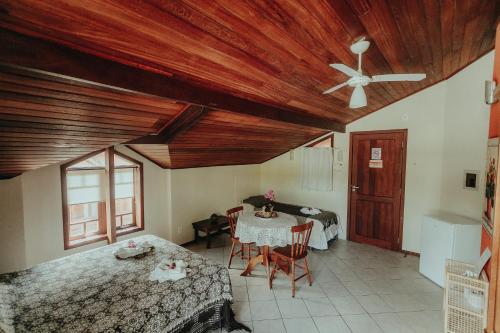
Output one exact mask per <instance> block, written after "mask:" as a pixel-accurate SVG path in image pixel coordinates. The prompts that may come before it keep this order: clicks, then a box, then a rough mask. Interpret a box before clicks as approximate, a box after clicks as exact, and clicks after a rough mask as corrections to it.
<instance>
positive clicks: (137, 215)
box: [60, 149, 144, 250]
mask: <svg viewBox="0 0 500 333" xmlns="http://www.w3.org/2000/svg"><path fill="white" fill-rule="evenodd" d="M109 150H111V151H112V153H113V154H114V155H118V156H119V157H121V158H123V159H125V160H127V161H129V162H131V163H132V164H135V165H136V166H135V168H136V170H137V173H138V177H139V188H138V189H136V188H135V186H134V192H136V193H137V190H138V191H140V193H139V195H138V196H137V195H136V194H135V193H134V197H133V204H134V206H133V212H134V214H133V219H134V224H135V225H133V226H130V227H127V228H123V229H116V228H108V227H107V226H108V225H109V223H108V221H107V219H108V217H107V214H106V206H108V205H109V204H110V203H109V202H108V197H106V198H105V200H104V205H103V211H104V216H103V221H100V220H99V222H100V225H101V223H102V224H103V225H104V233H98V234H95V235H91V236H88V237H84V238H81V239H70V235H69V231H70V216H69V205H68V187H67V175H68V171H71V166H72V165H74V164H76V163H79V162H81V161H84V160H86V159H88V158H90V157H92V156H95V155H98V154H101V153H102V152H104V153H105V154H108V152H109ZM110 165H113V172H112V173H111V174H112V176H113V177H114V170H116V169H120V167H118V168H115V167H114V163H113V164H111V163H110ZM60 168H61V194H62V215H63V216H62V217H63V239H64V250H69V249H73V248H76V247H80V246H84V245H88V244H92V243H96V242H100V241H103V240H106V239H107V240H108V243H111V241H110V240H111V239H116V236H122V235H126V234H130V233H133V232H138V231H142V230H144V166H143V163H142V162H140V161H137V160H135V159H133V158H131V157H129V156H127V155H125V154H123V153H120V152H118V151H116V150H114V149H101V150H98V151H94V152H91V153H88V154H85V155H83V156H80V157H78V158H76V159H73V160H71V161H69V162H66V163H64V164H61V167H60ZM68 169H69V170H68ZM81 169H82V170H92V169H94V168H81ZM95 169H100V168H95ZM74 170H78V168H75V169H74ZM105 172H106V178H108V181H107V182H105V184H107V185H105V186H106V187H109V184H112V185H113V186H114V181H112V182H110V181H109V176H110V172H109V170H108V165H106V167H105ZM105 191H107V192H111V193H113V198H112V200H116V199H115V198H114V191H109V188H106V189H105ZM137 200H139V204H138V203H137ZM99 206H100V205H99ZM98 209H101V208H100V207H99V208H98ZM138 209H140V212H138V211H137V210H138ZM111 212H112V213H111V214H113V216H111V221H110V223H114V224H115V226H116V211H115V210H114V209H113V210H111ZM109 229H111V230H109ZM110 233H111V235H110Z"/></svg>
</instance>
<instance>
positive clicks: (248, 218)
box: [235, 212, 298, 246]
mask: <svg viewBox="0 0 500 333" xmlns="http://www.w3.org/2000/svg"><path fill="white" fill-rule="evenodd" d="M297 223H298V222H297V219H296V218H295V217H294V216H292V215H289V214H285V213H281V212H278V217H275V218H271V219H263V218H260V217H256V216H255V214H254V212H247V213H244V214H242V215H240V217H239V218H238V222H237V224H236V232H235V235H236V237H239V239H240V241H242V242H243V243H250V242H255V243H256V244H257V246H264V245H269V246H285V245H287V244H290V243H291V241H292V232H291V227H292V226H294V225H297Z"/></svg>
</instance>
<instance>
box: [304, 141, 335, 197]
mask: <svg viewBox="0 0 500 333" xmlns="http://www.w3.org/2000/svg"><path fill="white" fill-rule="evenodd" d="M301 183H302V188H303V189H305V190H314V191H332V190H333V149H332V148H302V172H301Z"/></svg>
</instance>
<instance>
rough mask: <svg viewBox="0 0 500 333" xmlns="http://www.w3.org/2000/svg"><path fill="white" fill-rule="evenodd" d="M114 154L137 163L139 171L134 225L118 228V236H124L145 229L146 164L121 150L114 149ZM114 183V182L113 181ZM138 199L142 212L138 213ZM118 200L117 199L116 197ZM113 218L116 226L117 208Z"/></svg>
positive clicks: (134, 202) (134, 203)
mask: <svg viewBox="0 0 500 333" xmlns="http://www.w3.org/2000/svg"><path fill="white" fill-rule="evenodd" d="M114 154H115V155H118V156H120V157H121V158H123V159H125V160H127V161H129V162H131V163H133V164H136V165H137V167H136V169H137V170H138V173H139V191H140V193H139V198H137V196H136V195H135V193H134V198H133V205H134V206H133V207H134V208H133V209H132V211H135V214H134V216H133V218H134V224H135V225H134V226H132V227H127V228H123V229H116V228H114V229H116V235H117V236H122V235H127V234H130V233H133V232H137V231H142V230H144V165H143V163H142V162H140V161H138V160H136V159H133V158H132V157H130V156H127V155H125V154H122V153H120V152H119V151H116V150H115V151H114ZM121 168H123V167H118V168H116V167H115V168H114V169H115V170H116V169H121ZM113 184H114V182H113ZM134 190H135V187H134ZM137 199H139V201H140V204H139V208H140V210H141V211H140V212H139V213H138V212H137ZM114 200H116V199H114ZM138 214H140V215H139V216H140V218H139V219H137V215H138ZM112 219H113V223H115V226H116V210H115V216H113V217H112Z"/></svg>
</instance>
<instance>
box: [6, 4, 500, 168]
mask: <svg viewBox="0 0 500 333" xmlns="http://www.w3.org/2000/svg"><path fill="white" fill-rule="evenodd" d="M499 13H500V3H499V2H498V1H491V0H469V1H460V0H456V1H453V0H443V1H432V0H431V1H424V0H422V1H419V0H416V1H390V0H373V1H367V0H352V1H347V0H335V1H327V0H315V1H306V0H302V1H281V0H273V1H254V0H242V1H228V0H214V1H197V0H183V1H153V0H150V1H144V2H131V1H121V2H109V1H103V0H93V1H85V2H83V1H69V0H67V1H62V0H53V1H35V2H33V1H27V0H18V1H9V0H0V27H2V28H3V29H4V30H3V31H2V32H1V34H0V35H2V36H3V41H2V42H3V43H2V45H3V46H4V45H5V46H6V47H3V48H0V61H1V62H2V63H3V67H2V68H0V69H1V72H0V83H1V85H0V101H1V108H0V113H1V114H2V115H5V118H4V117H2V119H1V122H0V128H1V131H2V132H1V135H0V140H1V141H0V142H1V143H2V145H1V147H0V158H1V160H0V173H2V174H3V175H4V176H8V175H14V174H18V173H21V172H23V171H26V170H29V169H32V168H36V167H40V166H42V165H46V164H50V163H55V162H58V161H61V160H65V159H69V158H72V157H74V156H76V155H78V154H80V155H81V154H82V153H85V152H88V151H89V150H93V149H98V148H101V147H103V146H108V145H111V144H116V143H124V142H127V141H130V140H137V138H140V137H143V136H147V137H148V139H145V140H142V141H141V140H139V141H132V143H131V144H132V145H131V147H132V148H134V149H135V150H137V151H138V152H140V153H142V154H144V155H145V156H147V157H149V158H151V159H153V160H155V161H157V162H158V163H159V164H160V165H162V166H164V167H169V168H177V167H198V166H207V165H222V164H224V165H227V164H246V163H261V162H263V161H265V160H267V159H269V158H272V157H274V156H277V155H279V154H281V153H283V152H285V151H287V150H289V149H290V148H293V147H295V146H298V145H300V144H302V143H305V142H307V141H309V140H311V139H313V138H315V137H317V136H320V135H322V134H324V133H327V131H328V130H337V131H342V130H343V129H344V127H345V124H347V123H349V122H352V121H354V120H356V119H358V118H360V117H362V116H364V115H366V114H369V113H370V112H373V111H376V110H378V109H380V108H382V107H384V106H386V105H388V104H390V103H393V102H395V101H397V100H399V99H401V98H403V97H405V96H408V95H411V94H412V93H414V92H416V91H418V90H421V89H423V88H425V87H428V86H430V85H432V84H434V83H436V82H439V81H441V80H443V79H445V78H447V77H449V76H450V75H451V74H453V73H454V72H456V71H457V70H459V69H461V68H463V67H465V66H466V65H467V64H469V63H470V62H472V61H474V60H476V59H477V58H478V57H480V56H481V55H483V54H485V53H486V52H487V51H489V50H491V49H492V48H493V42H494V33H495V26H496V23H497V22H498V17H499ZM2 36H0V37H2ZM26 36H30V37H26ZM362 36H365V37H367V38H368V40H370V41H371V42H372V46H371V47H370V49H369V50H368V52H367V53H366V55H365V57H364V65H363V68H364V70H365V72H366V73H367V74H369V75H374V74H385V73H404V72H425V73H427V79H425V80H424V81H421V82H416V83H383V84H371V85H370V86H368V87H367V89H366V91H367V95H368V100H369V106H368V107H365V108H361V109H355V110H353V109H349V108H348V107H347V105H348V100H349V97H350V89H349V88H344V89H342V90H340V91H338V92H335V93H334V94H331V95H322V91H323V90H325V89H327V88H329V87H331V86H333V85H335V84H338V83H340V82H343V81H345V79H346V77H345V76H344V75H343V74H341V73H338V72H336V71H335V70H333V69H331V68H330V67H329V66H328V64H329V63H335V62H342V63H345V64H347V65H349V66H351V67H355V65H356V57H355V56H354V55H353V54H351V53H350V51H349V46H350V44H351V43H352V42H353V41H355V40H356V39H358V38H359V37H362ZM33 37H35V40H31V39H29V38H33ZM25 38H28V39H25ZM37 43H38V44H37ZM52 43H54V44H52ZM31 45H36V47H35V46H31ZM54 45H61V46H60V48H58V47H54ZM30 46H31V47H30ZM63 48H67V49H68V50H72V51H71V52H70V51H66V50H64V49H63ZM99 59H107V61H110V62H112V63H113V65H106V64H105V63H104V62H102V64H104V65H99V64H101V63H100V62H99ZM13 66H22V67H23V70H25V72H24V73H12V72H13V71H14V69H13V68H15V69H19V68H18V67H13ZM120 66H121V67H120ZM34 70H36V71H34ZM40 70H43V71H45V72H44V73H43V74H44V75H46V76H42V77H39V76H36V75H35V74H34V73H37V75H41V74H40V73H39V71H40ZM27 73H28V74H27ZM120 73H121V74H120ZM127 73H128V74H127ZM148 73H149V74H148ZM153 74H154V75H156V76H153ZM61 75H64V76H61ZM158 77H161V78H158ZM81 79H83V80H84V81H82V80H81ZM65 80H66V81H65ZM120 88H125V89H126V90H123V89H120ZM193 105H194V106H200V107H202V109H201V111H199V112H197V111H196V110H195V111H192V110H193V109H191V108H190V106H193ZM82 110H84V111H82ZM186 110H187V111H186ZM183 112H187V115H188V116H185V117H184V116H181V114H182V113H183ZM179 119H180V120H179ZM150 134H155V135H154V136H155V138H152V137H151V136H148V135H150ZM174 134H175V135H174ZM18 139H19V140H18ZM4 143H5V144H4ZM26 147H29V148H26ZM45 148H46V149H45ZM167 148H168V149H167ZM24 152H29V153H24ZM42 152H43V153H42Z"/></svg>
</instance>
